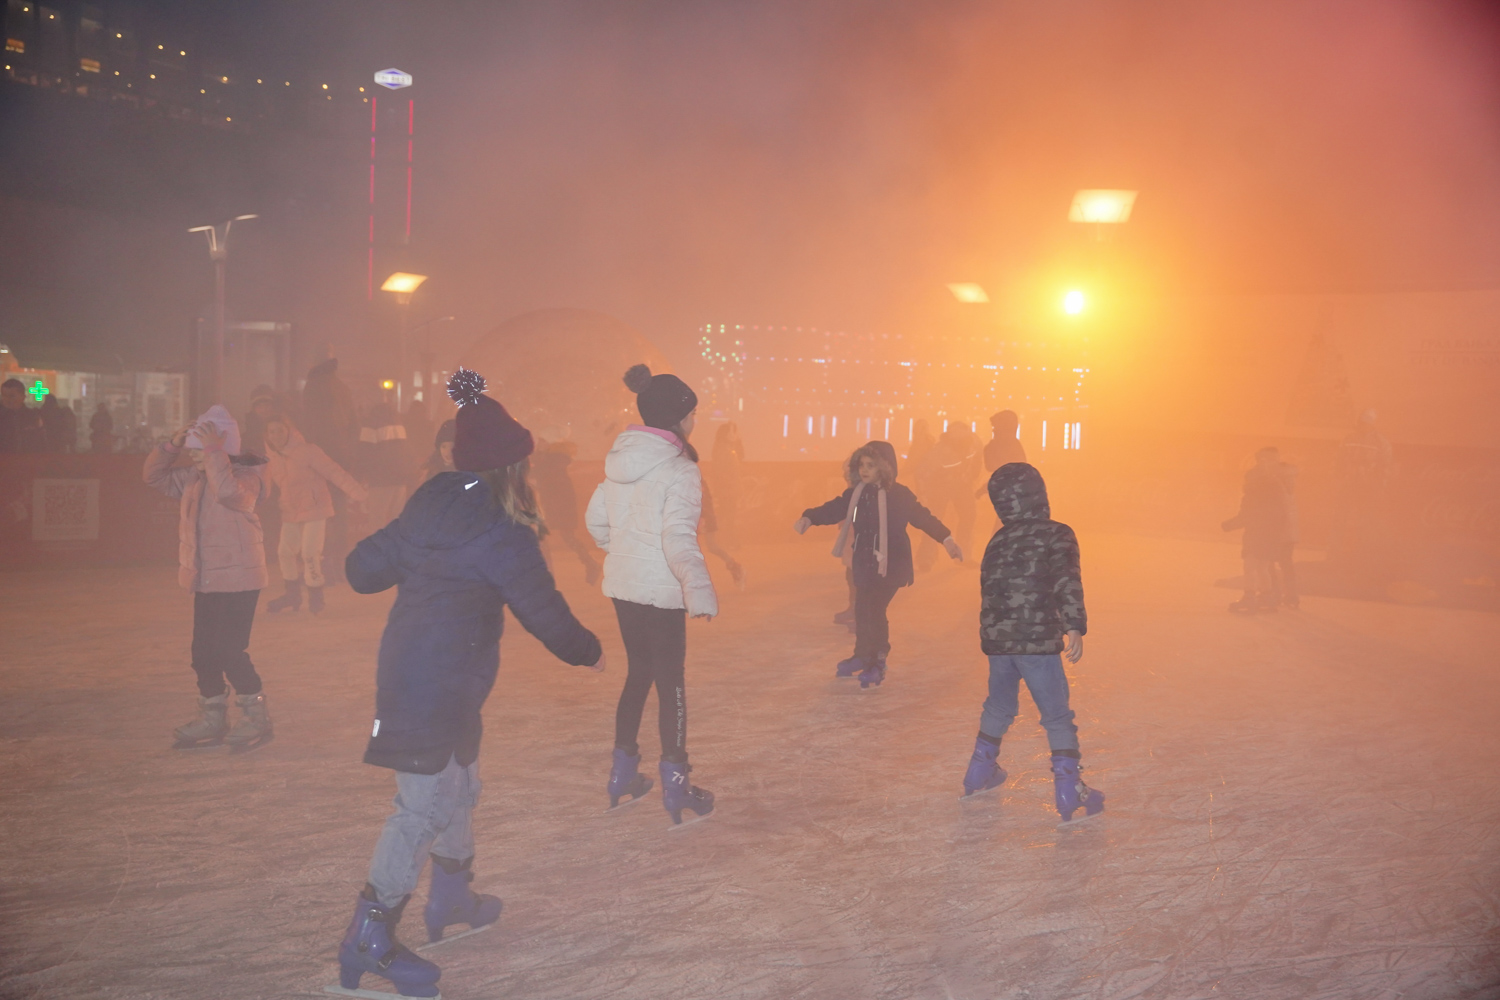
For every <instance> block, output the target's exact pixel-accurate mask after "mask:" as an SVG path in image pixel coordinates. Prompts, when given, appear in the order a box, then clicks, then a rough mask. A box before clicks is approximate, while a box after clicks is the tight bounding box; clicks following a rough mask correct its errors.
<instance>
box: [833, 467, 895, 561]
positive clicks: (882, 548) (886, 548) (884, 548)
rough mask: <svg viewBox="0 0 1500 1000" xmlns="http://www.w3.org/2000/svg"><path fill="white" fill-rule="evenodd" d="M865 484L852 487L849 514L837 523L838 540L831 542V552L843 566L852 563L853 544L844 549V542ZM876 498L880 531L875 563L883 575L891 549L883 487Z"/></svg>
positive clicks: (846, 540) (876, 540)
mask: <svg viewBox="0 0 1500 1000" xmlns="http://www.w3.org/2000/svg"><path fill="white" fill-rule="evenodd" d="M865 485H866V484H864V483H859V484H857V485H856V486H855V487H854V495H853V496H851V497H850V498H849V514H848V516H847V517H845V518H844V523H843V524H841V525H839V538H838V541H836V542H834V543H833V554H834V555H835V556H837V557H838V558H840V559H842V560H843V561H844V565H845V566H852V565H853V564H854V546H852V545H850V546H848V549H847V551H846V550H845V544H846V543H847V542H848V540H849V533H850V531H852V530H853V528H854V515H855V508H857V507H858V506H859V497H860V494H862V493H864V491H865ZM876 499H877V501H878V506H879V507H880V532H879V534H878V535H877V536H876V538H875V564H876V565H877V566H879V567H880V575H881V576H885V573H886V569H887V568H888V567H889V564H890V551H891V550H890V533H889V521H888V517H887V514H886V507H885V490H884V489H883V488H882V489H881V490H880V493H879V495H878V496H877V498H876Z"/></svg>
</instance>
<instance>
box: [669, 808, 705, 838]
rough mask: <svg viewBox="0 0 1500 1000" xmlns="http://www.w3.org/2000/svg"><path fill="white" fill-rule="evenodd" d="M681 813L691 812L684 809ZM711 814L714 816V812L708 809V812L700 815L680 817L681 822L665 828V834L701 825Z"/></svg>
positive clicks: (693, 814)
mask: <svg viewBox="0 0 1500 1000" xmlns="http://www.w3.org/2000/svg"><path fill="white" fill-rule="evenodd" d="M683 812H685V813H690V812H692V810H690V809H684V810H683ZM713 814H714V811H713V810H712V809H710V810H709V811H708V812H706V813H702V814H701V815H700V814H699V813H692V815H690V816H684V817H682V822H681V823H673V824H672V825H671V826H669V827H667V832H668V833H671V832H672V831H674V830H686V829H687V828H688V827H690V826H693V825H695V824H697V823H702V822H703V821H704V820H706V819H708V817H710V816H712V815H713ZM667 818H668V819H671V817H670V816H668V817H667Z"/></svg>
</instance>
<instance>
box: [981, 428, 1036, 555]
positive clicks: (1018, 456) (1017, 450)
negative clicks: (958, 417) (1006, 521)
mask: <svg viewBox="0 0 1500 1000" xmlns="http://www.w3.org/2000/svg"><path fill="white" fill-rule="evenodd" d="M990 431H991V437H990V440H989V442H988V443H987V444H985V446H984V472H985V475H986V476H993V475H994V474H995V470H996V469H998V468H1000V466H1002V465H1009V464H1011V463H1012V462H1025V461H1026V449H1025V448H1023V447H1021V418H1020V417H1018V416H1016V411H1015V410H1001V411H1000V412H999V413H996V414H995V415H993V416H992V417H990ZM988 491H989V483H988V482H987V481H986V482H984V483H980V484H979V489H977V490H975V491H974V497H975V499H978V498H979V497H982V496H985V495H986V494H987V492H988ZM994 530H995V531H999V530H1000V521H999V520H998V519H996V521H995V527H994Z"/></svg>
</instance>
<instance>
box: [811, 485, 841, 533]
mask: <svg viewBox="0 0 1500 1000" xmlns="http://www.w3.org/2000/svg"><path fill="white" fill-rule="evenodd" d="M853 495H854V487H852V486H851V487H849V488H848V489H847V490H845V491H844V492H843V493H841V494H839V495H838V496H836V497H834V498H833V499H832V500H830V501H828V502H827V503H825V504H821V505H819V506H817V507H809V508H807V510H804V511H803V512H802V518H803V520H805V521H807V523H808V524H810V525H813V524H840V523H842V522H843V520H844V518H846V517H848V516H849V498H850V497H852V496H853ZM803 530H804V531H805V530H806V529H805V528H804V529H803Z"/></svg>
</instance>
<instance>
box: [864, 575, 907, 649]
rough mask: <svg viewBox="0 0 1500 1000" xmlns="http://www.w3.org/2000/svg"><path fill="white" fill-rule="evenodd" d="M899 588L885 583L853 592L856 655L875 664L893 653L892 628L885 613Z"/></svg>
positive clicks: (868, 585)
mask: <svg viewBox="0 0 1500 1000" xmlns="http://www.w3.org/2000/svg"><path fill="white" fill-rule="evenodd" d="M900 589H901V588H900V587H896V586H892V585H891V584H889V583H886V582H885V580H883V579H882V580H880V581H878V582H876V583H871V584H865V585H862V586H858V587H855V588H854V655H855V656H857V657H859V658H860V659H862V660H866V661H869V662H872V663H873V662H874V661H875V660H877V659H879V658H880V657H882V656H884V655H885V654H886V653H889V652H890V651H891V626H890V622H889V621H887V620H886V616H885V612H886V609H887V608H889V607H890V606H891V599H892V598H893V597H895V596H896V591H898V590H900Z"/></svg>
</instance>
